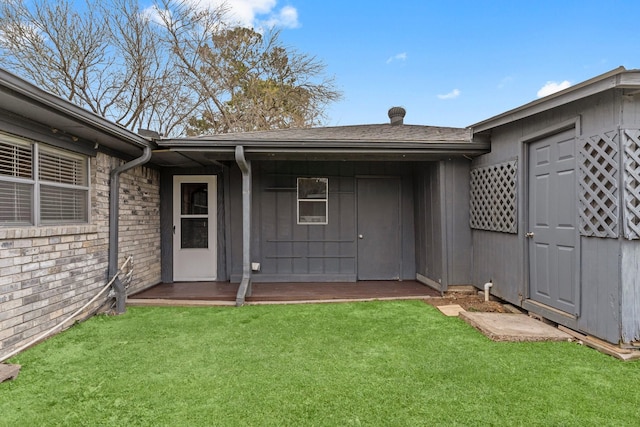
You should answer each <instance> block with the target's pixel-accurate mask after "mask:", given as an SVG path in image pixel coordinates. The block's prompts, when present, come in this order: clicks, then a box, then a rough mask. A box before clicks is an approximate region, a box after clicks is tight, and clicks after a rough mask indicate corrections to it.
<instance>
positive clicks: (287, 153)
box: [153, 124, 489, 166]
mask: <svg viewBox="0 0 640 427" xmlns="http://www.w3.org/2000/svg"><path fill="white" fill-rule="evenodd" d="M156 143H157V145H158V147H159V149H158V150H155V151H154V157H153V162H154V163H157V164H164V165H174V166H176V165H180V166H195V165H207V164H210V163H212V161H213V162H215V161H224V160H233V159H234V153H235V147H236V146H239V145H240V146H243V148H244V152H245V155H246V157H247V159H249V160H296V159H307V160H436V159H439V158H444V157H451V156H456V155H458V156H463V155H466V156H475V155H479V154H483V153H485V152H488V151H489V145H488V144H486V143H479V142H473V141H472V140H471V132H470V130H469V129H463V128H450V127H436V126H417V125H404V124H398V125H391V124H373V125H356V126H335V127H319V128H304V129H281V130H269V131H260V132H245V133H235V134H217V135H207V136H200V137H194V138H179V139H161V140H157V141H156Z"/></svg>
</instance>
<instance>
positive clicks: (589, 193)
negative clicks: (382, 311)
mask: <svg viewBox="0 0 640 427" xmlns="http://www.w3.org/2000/svg"><path fill="white" fill-rule="evenodd" d="M618 71H619V70H618ZM614 77H615V76H614ZM608 79H609V77H608V76H604V78H602V79H601V80H595V81H594V82H592V85H598V84H605V83H606V84H608ZM616 81H617V80H614V81H613V82H612V83H611V84H610V86H611V87H605V88H603V89H602V90H594V91H593V93H586V94H585V95H584V96H577V95H576V96H575V97H574V99H571V96H573V95H572V94H571V93H569V94H567V95H565V97H569V99H568V102H557V103H555V104H553V103H552V104H550V106H549V107H548V108H542V107H538V105H533V106H532V107H531V109H532V110H533V112H532V113H531V114H526V112H527V110H524V113H522V112H521V111H515V112H514V114H513V117H512V118H510V119H507V118H506V114H505V115H503V117H498V118H497V119H495V120H494V125H493V126H490V125H486V123H485V122H483V123H481V124H479V126H477V128H476V129H474V131H476V132H477V136H478V137H480V136H482V137H484V138H486V137H490V140H491V147H492V149H491V153H488V154H485V155H482V156H479V157H477V158H476V159H475V160H474V162H473V164H472V184H471V185H472V189H471V191H472V209H471V211H472V213H471V215H472V217H471V226H472V230H473V231H472V245H473V283H474V284H476V285H481V284H482V283H485V282H487V281H489V280H492V281H493V287H492V289H491V291H492V293H494V294H496V295H497V296H499V297H501V298H503V299H505V300H507V301H510V302H512V303H514V304H517V305H521V306H523V307H524V308H526V309H528V310H530V311H532V312H535V313H538V314H541V315H543V316H544V317H547V318H549V319H551V320H553V321H555V322H558V323H560V324H563V325H565V326H568V327H571V328H574V329H577V330H580V331H582V332H585V333H587V334H590V335H593V336H596V337H599V338H601V339H605V340H607V341H609V342H612V343H618V342H622V343H629V342H633V341H638V340H640V308H639V307H640V280H639V279H638V272H639V270H640V269H639V268H638V265H640V249H639V247H640V245H639V240H636V239H637V238H638V236H637V235H635V234H634V228H636V225H637V224H638V217H639V216H640V215H639V212H638V208H637V207H638V205H639V203H640V201H639V199H638V197H637V195H634V194H633V192H634V191H637V189H638V188H640V184H639V183H640V179H639V176H638V175H639V171H640V167H639V166H640V161H639V160H640V154H639V153H640V144H639V143H638V141H640V139H639V138H638V135H640V132H638V131H637V129H638V128H640V101H639V99H638V96H637V95H636V94H635V92H633V93H631V92H629V91H628V90H627V89H624V88H616V87H615V85H616V83H615V82H616ZM588 89H589V85H586V86H584V85H583V86H582V87H578V88H577V89H575V91H576V92H577V93H579V92H580V91H586V90H588ZM562 99H563V98H562V97H560V98H559V100H562ZM550 102H553V99H552V100H551V101H550ZM518 114H520V117H518ZM478 129H479V130H478ZM563 162H564V164H562V163H563ZM554 163H555V164H554ZM506 165H511V166H510V167H511V168H513V167H514V166H515V174H513V173H511V172H509V170H508V169H509V168H508V167H506ZM549 168H551V169H549ZM536 169H539V170H538V171H536ZM489 170H491V171H492V172H491V173H494V174H495V175H494V176H498V177H500V176H501V177H502V178H503V179H504V180H505V182H507V185H506V186H504V187H502V190H501V194H502V195H505V194H507V193H509V191H511V192H514V194H513V195H512V196H510V197H507V198H506V200H507V201H508V203H515V206H517V209H516V214H515V215H513V216H511V217H509V215H508V210H506V209H504V206H503V205H502V204H501V203H499V202H496V200H495V198H494V199H493V200H491V197H485V198H486V200H478V197H476V198H474V196H473V192H474V191H476V192H477V193H480V194H482V193H483V191H482V189H481V186H480V184H479V183H480V182H481V181H482V180H481V179H480V180H476V182H474V180H473V177H474V173H475V174H476V175H478V176H480V175H482V174H483V173H484V174H485V175H486V174H487V173H489V172H487V171H489ZM554 177H555V178H554ZM545 192H546V193H545ZM541 196H544V197H541ZM480 198H482V197H480ZM474 203H476V204H482V203H486V205H487V206H488V208H487V209H488V210H493V213H494V214H495V215H494V218H495V217H500V216H502V217H503V221H502V222H501V223H500V224H496V223H493V224H492V223H491V221H488V222H486V221H484V222H483V218H482V215H480V214H479V213H477V212H475V213H474V212H473V209H474V206H473V205H474ZM567 203H568V204H569V205H570V206H569V205H567ZM625 203H626V205H625ZM487 209H485V212H486V211H487ZM553 212H555V213H553ZM549 215H550V216H549ZM474 221H476V222H477V223H475V224H474ZM513 221H515V223H513V224H511V223H510V222H513ZM505 224H506V227H503V228H500V226H501V225H502V226H504V225H505ZM545 229H551V230H552V231H553V233H552V238H551V241H548V240H545V239H547V237H546V236H545V235H544V234H545V232H546V231H545ZM547 231H548V230H547ZM527 233H533V234H532V235H529V236H527ZM567 239H568V240H567ZM554 245H555V246H554ZM549 248H552V250H551V252H550V253H554V254H555V255H554V256H553V257H546V258H545V255H544V253H545V251H546V250H549ZM553 248H555V249H553ZM537 255H540V258H541V259H546V260H552V261H549V265H545V264H544V263H542V264H540V263H539V260H537V259H536V256H537ZM558 261H560V262H558ZM553 263H555V264H554V265H551V264H553ZM552 276H555V278H554V277H552ZM541 277H542V278H541ZM554 281H555V282H554ZM553 283H555V284H556V285H557V287H556V288H554V289H551V288H549V284H553Z"/></svg>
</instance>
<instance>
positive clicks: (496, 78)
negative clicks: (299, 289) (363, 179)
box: [209, 0, 640, 127]
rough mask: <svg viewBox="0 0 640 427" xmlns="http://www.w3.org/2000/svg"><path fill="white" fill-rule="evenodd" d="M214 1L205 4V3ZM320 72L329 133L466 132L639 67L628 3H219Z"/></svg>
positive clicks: (638, 6) (636, 5)
mask: <svg viewBox="0 0 640 427" xmlns="http://www.w3.org/2000/svg"><path fill="white" fill-rule="evenodd" d="M209 1H211V2H215V1H216V0H209ZM227 4H228V5H230V6H231V7H232V11H233V12H234V13H235V14H236V15H235V16H236V17H237V18H238V20H240V21H242V22H244V23H246V24H249V25H253V26H255V27H261V26H265V25H268V24H272V23H276V24H277V25H278V26H279V27H280V28H281V29H282V33H281V39H282V41H283V42H284V43H285V44H286V45H287V46H289V47H292V48H294V49H296V50H298V51H300V52H304V53H307V54H310V55H315V56H317V58H318V59H319V60H321V61H322V62H324V63H325V64H326V65H327V71H328V74H329V75H333V76H334V77H335V80H336V85H337V87H338V88H339V89H340V90H341V91H342V92H343V93H344V98H343V99H342V100H341V101H339V102H337V103H335V104H333V105H331V106H330V107H329V109H328V110H327V116H328V118H327V122H326V124H327V125H329V126H341V125H352V124H370V123H384V122H386V121H387V120H388V118H387V110H388V109H389V108H390V107H392V106H395V105H401V106H403V107H405V108H406V109H407V116H406V117H405V123H409V124H423V125H435V126H455V127H462V126H468V125H471V124H473V123H476V122H479V121H481V120H484V119H487V118H489V117H491V116H493V115H496V114H499V113H502V112H504V111H506V110H509V109H511V108H515V107H518V106H519V105H522V104H524V103H527V102H529V101H533V100H535V99H537V98H538V96H539V94H541V93H542V92H540V91H541V90H543V89H545V88H547V89H548V88H549V87H565V86H567V85H570V84H576V83H580V82H581V81H584V80H587V79H589V78H591V77H595V76H597V75H599V74H602V73H604V72H606V71H609V70H611V69H614V68H616V67H618V66H620V65H622V66H625V67H626V68H628V69H632V68H640V25H639V24H638V17H639V16H640V1H638V0H620V1H616V0H608V1H607V0H601V1H592V0H580V1H575V0H566V1H562V0H556V1H547V0H537V1H518V0H511V1H502V0H492V1H488V0H487V1H485V0H475V1H474V0H465V1H456V0H448V1H447V0H442V1H435V0H398V1H391V0H389V1H384V0H382V1H379V0H378V1H374V0H368V1H364V0H363V1H360V0H227Z"/></svg>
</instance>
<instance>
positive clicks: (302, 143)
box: [155, 138, 478, 150]
mask: <svg viewBox="0 0 640 427" xmlns="http://www.w3.org/2000/svg"><path fill="white" fill-rule="evenodd" d="M155 142H156V144H157V145H158V146H159V147H166V148H180V149H186V148H188V149H190V150H205V149H218V148H222V147H234V149H235V147H236V146H238V145H242V146H244V147H245V149H246V147H255V148H259V149H260V148H265V147H269V148H274V147H278V148H287V147H290V148H300V147H315V146H319V147H322V148H326V149H330V148H335V147H342V146H347V147H354V149H357V148H356V147H359V146H362V147H365V148H373V147H387V148H391V147H398V148H406V147H417V148H421V147H423V148H428V147H432V146H436V145H442V146H452V147H453V146H456V147H457V146H461V147H467V146H472V145H474V144H478V143H477V142H471V141H462V140H460V141H442V140H436V141H369V140H331V139H327V140H322V139H320V140H307V139H302V140H297V141H291V140H286V141H283V140H266V139H262V140H235V139H234V140H217V139H216V140H204V141H203V140H201V139H199V140H193V139H187V138H185V139H180V138H178V139H160V140H156V141H155Z"/></svg>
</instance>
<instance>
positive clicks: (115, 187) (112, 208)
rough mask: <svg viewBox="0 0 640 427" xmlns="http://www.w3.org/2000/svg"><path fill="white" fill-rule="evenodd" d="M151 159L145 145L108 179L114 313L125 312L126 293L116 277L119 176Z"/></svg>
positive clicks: (110, 264) (110, 273)
mask: <svg viewBox="0 0 640 427" xmlns="http://www.w3.org/2000/svg"><path fill="white" fill-rule="evenodd" d="M150 159H151V146H150V145H146V146H145V147H144V151H143V153H142V156H140V157H138V158H136V159H133V160H131V161H130V162H128V163H125V164H123V165H120V166H118V167H117V168H115V169H113V170H112V171H111V174H110V178H109V267H108V275H109V280H112V279H114V278H115V280H113V285H112V286H113V290H114V292H115V295H116V313H117V314H122V313H124V312H125V311H126V306H125V304H126V302H127V291H126V289H125V287H124V284H123V283H122V281H120V278H119V277H118V276H117V275H118V226H119V222H120V221H119V219H120V218H119V213H120V174H121V173H122V172H125V171H128V170H129V169H133V168H135V167H136V166H140V165H143V164H145V163H147V162H148V161H149V160H150Z"/></svg>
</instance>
